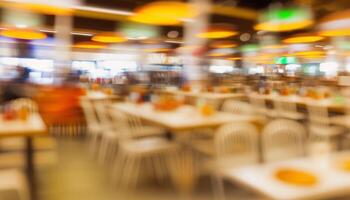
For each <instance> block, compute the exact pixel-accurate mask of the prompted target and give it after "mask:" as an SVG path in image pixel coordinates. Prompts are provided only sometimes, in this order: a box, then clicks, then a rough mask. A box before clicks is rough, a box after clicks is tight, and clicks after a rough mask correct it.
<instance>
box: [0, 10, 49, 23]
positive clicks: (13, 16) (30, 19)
mask: <svg viewBox="0 0 350 200" xmlns="http://www.w3.org/2000/svg"><path fill="white" fill-rule="evenodd" d="M2 17H3V22H4V24H5V25H6V26H11V27H17V28H32V27H38V26H40V25H42V24H43V18H42V16H40V15H39V14H37V13H34V12H31V11H25V10H18V9H8V8H7V9H4V11H3V15H2Z"/></svg>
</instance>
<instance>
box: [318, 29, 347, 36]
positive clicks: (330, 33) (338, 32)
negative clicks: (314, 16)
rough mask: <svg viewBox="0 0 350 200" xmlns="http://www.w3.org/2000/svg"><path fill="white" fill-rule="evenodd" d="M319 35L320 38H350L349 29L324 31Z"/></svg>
mask: <svg viewBox="0 0 350 200" xmlns="http://www.w3.org/2000/svg"><path fill="white" fill-rule="evenodd" d="M319 34H320V35H322V36H327V37H334V36H350V28H344V29H333V30H324V31H320V33H319Z"/></svg>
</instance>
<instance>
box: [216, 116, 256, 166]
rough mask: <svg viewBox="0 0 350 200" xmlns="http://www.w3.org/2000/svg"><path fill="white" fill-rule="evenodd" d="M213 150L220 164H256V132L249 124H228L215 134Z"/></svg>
mask: <svg viewBox="0 0 350 200" xmlns="http://www.w3.org/2000/svg"><path fill="white" fill-rule="evenodd" d="M215 149H216V154H217V158H218V160H219V161H220V162H222V161H225V163H227V164H229V165H243V164H251V163H256V162H258V159H259V158H258V130H257V129H256V127H255V126H254V125H252V124H250V123H245V122H242V123H230V124H226V125H223V126H221V127H220V128H219V129H218V130H217V132H216V134H215Z"/></svg>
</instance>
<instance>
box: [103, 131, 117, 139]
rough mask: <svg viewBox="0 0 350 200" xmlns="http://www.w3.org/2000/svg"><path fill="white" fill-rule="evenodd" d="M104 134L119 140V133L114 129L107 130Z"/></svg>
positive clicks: (106, 136)
mask: <svg viewBox="0 0 350 200" xmlns="http://www.w3.org/2000/svg"><path fill="white" fill-rule="evenodd" d="M102 136H103V137H105V138H108V139H111V140H117V139H118V138H119V136H118V133H117V132H116V131H114V130H108V131H105V132H103V135H102Z"/></svg>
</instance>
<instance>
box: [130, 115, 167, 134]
mask: <svg viewBox="0 0 350 200" xmlns="http://www.w3.org/2000/svg"><path fill="white" fill-rule="evenodd" d="M127 118H128V123H129V128H130V129H129V130H130V134H131V136H132V137H136V138H137V137H149V136H162V135H165V133H166V130H165V129H163V128H161V127H158V126H153V125H147V124H144V123H143V122H142V120H141V119H140V118H139V117H137V116H134V115H127Z"/></svg>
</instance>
